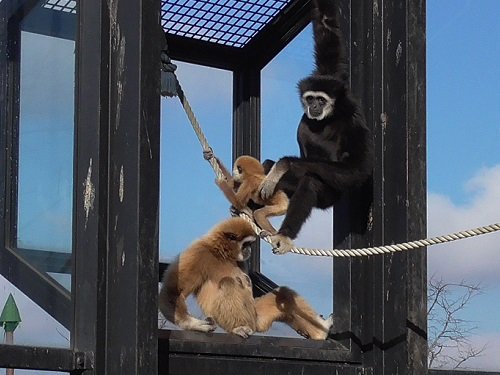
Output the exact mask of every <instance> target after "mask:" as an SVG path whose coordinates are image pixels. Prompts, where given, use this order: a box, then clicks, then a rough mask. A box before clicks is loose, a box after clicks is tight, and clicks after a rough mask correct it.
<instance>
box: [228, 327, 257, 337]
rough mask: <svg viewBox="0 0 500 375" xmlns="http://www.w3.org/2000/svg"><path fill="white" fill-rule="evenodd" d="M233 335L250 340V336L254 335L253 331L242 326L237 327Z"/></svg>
mask: <svg viewBox="0 0 500 375" xmlns="http://www.w3.org/2000/svg"><path fill="white" fill-rule="evenodd" d="M232 333H234V334H235V335H238V336H241V337H243V338H244V339H246V338H248V337H249V336H250V335H252V334H253V329H252V328H250V327H248V326H241V327H236V328H233V330H232Z"/></svg>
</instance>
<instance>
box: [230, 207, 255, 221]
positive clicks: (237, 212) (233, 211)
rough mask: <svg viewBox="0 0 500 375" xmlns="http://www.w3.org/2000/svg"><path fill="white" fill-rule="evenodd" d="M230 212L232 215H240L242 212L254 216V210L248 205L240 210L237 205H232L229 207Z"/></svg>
mask: <svg viewBox="0 0 500 375" xmlns="http://www.w3.org/2000/svg"><path fill="white" fill-rule="evenodd" d="M229 213H230V214H231V216H233V217H235V216H240V214H241V213H243V214H245V215H247V216H248V217H250V218H252V217H253V211H252V210H251V209H249V208H248V207H245V208H243V209H242V210H238V209H237V208H236V207H234V206H231V207H230V208H229Z"/></svg>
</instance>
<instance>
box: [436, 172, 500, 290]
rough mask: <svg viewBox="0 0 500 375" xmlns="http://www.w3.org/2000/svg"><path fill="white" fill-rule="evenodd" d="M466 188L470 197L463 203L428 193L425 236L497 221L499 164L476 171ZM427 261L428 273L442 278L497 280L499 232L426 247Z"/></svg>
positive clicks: (499, 219)
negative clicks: (467, 201)
mask: <svg viewBox="0 0 500 375" xmlns="http://www.w3.org/2000/svg"><path fill="white" fill-rule="evenodd" d="M457 188H458V187H457ZM466 189H467V191H468V192H470V194H471V195H472V199H471V200H470V202H469V203H467V204H463V205H460V204H455V203H453V202H452V201H451V200H450V199H449V198H448V197H446V196H443V195H439V194H435V193H429V197H428V210H429V212H428V232H429V236H436V235H442V234H447V233H452V232H457V231H461V230H465V229H471V228H476V227H479V226H483V225H488V224H492V223H499V222H500V165H497V166H494V167H491V168H484V169H482V170H480V171H479V173H478V174H477V175H476V176H475V177H474V178H472V179H471V180H470V181H468V182H467V184H466ZM428 264H429V275H432V274H434V273H436V274H437V275H438V276H442V277H443V278H444V279H446V280H454V281H457V280H461V279H466V280H469V281H481V282H485V283H486V284H488V283H496V282H499V281H500V273H499V272H498V269H499V265H500V233H499V232H496V233H492V234H486V235H482V236H479V237H475V238H472V239H466V240H460V241H456V242H451V243H448V244H444V245H434V246H432V247H429V248H428Z"/></svg>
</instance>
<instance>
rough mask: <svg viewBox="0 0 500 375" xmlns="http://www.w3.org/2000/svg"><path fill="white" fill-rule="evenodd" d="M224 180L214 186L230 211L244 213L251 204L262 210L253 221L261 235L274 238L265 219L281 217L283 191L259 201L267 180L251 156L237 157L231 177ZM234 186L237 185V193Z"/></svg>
mask: <svg viewBox="0 0 500 375" xmlns="http://www.w3.org/2000/svg"><path fill="white" fill-rule="evenodd" d="M219 165H220V162H219ZM225 177H226V179H225V180H222V181H220V182H217V185H218V186H219V187H220V189H221V190H222V192H223V193H224V195H225V196H226V198H227V199H228V200H229V201H230V202H231V204H232V205H233V207H234V208H236V209H237V210H238V211H245V210H246V207H247V205H248V202H249V201H250V200H252V201H253V202H254V203H256V204H258V205H259V206H264V207H262V208H259V209H257V210H255V211H254V212H253V218H254V220H255V222H256V223H257V225H258V226H259V227H260V228H261V229H263V230H264V232H263V233H262V234H261V235H273V234H276V232H277V231H276V229H275V228H274V227H273V226H272V224H271V223H270V222H269V219H268V217H271V216H281V215H284V214H285V213H286V210H287V208H288V197H287V195H286V194H285V193H284V192H283V191H281V190H277V191H276V192H275V193H274V194H273V195H272V196H270V197H269V198H267V199H262V198H261V196H260V192H259V187H260V185H261V183H262V181H264V178H265V177H266V175H265V173H264V167H263V166H262V164H261V163H260V162H259V161H258V160H257V159H255V158H254V157H252V156H248V155H243V156H240V157H239V158H237V159H236V161H235V162H234V167H233V175H232V176H227V175H226V176H225ZM235 185H238V188H237V190H236V191H235V188H234V187H235Z"/></svg>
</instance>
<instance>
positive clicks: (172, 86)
mask: <svg viewBox="0 0 500 375" xmlns="http://www.w3.org/2000/svg"><path fill="white" fill-rule="evenodd" d="M161 58H162V78H161V94H162V95H163V96H169V97H172V96H178V97H179V100H180V102H181V104H182V107H183V108H184V111H185V112H186V115H187V117H188V119H189V122H190V123H191V126H192V127H193V130H194V132H195V133H196V136H197V137H198V140H199V141H200V144H201V147H202V148H203V151H204V152H210V153H212V154H213V152H212V148H211V147H210V145H209V144H208V141H207V138H206V137H205V135H204V134H203V131H202V129H201V127H200V124H199V122H198V120H197V119H196V116H195V115H194V113H193V110H192V109H191V106H190V105H189V102H188V100H187V98H186V96H185V95H184V91H183V90H182V87H181V85H180V83H179V80H178V79H177V76H176V75H175V70H176V69H177V66H176V65H175V64H173V63H172V62H171V61H170V58H169V57H168V55H167V53H166V51H163V52H162V55H161ZM214 156H215V155H214ZM208 162H209V163H210V165H211V166H212V169H213V170H214V173H215V176H216V178H217V180H219V181H220V180H222V179H224V178H225V177H224V174H223V173H222V170H221V168H220V166H219V164H218V163H217V158H216V157H212V158H209V159H208ZM239 216H240V217H242V218H243V219H245V220H246V221H248V222H249V223H250V224H251V225H252V228H253V229H254V231H255V233H256V234H260V233H261V232H262V229H260V228H259V227H258V226H257V225H256V224H255V222H254V220H253V218H252V217H250V216H248V215H247V214H245V213H243V212H242V213H240V214H239ZM496 231H500V223H496V224H491V225H487V226H484V227H479V228H475V229H469V230H465V231H462V232H456V233H451V234H448V235H445V236H439V237H433V238H428V239H423V240H418V241H410V242H404V243H400V244H394V245H384V246H376V247H365V248H361V249H314V248H307V247H294V248H292V249H291V252H292V253H295V254H302V255H311V256H322V257H360V256H368V255H378V254H388V253H395V252H399V251H406V250H411V249H417V248H420V247H425V246H431V245H436V244H441V243H446V242H452V241H457V240H461V239H464V238H470V237H474V236H479V235H482V234H487V233H493V232H496ZM263 240H264V241H266V242H267V243H269V244H271V245H272V242H271V240H270V238H269V237H264V238H263Z"/></svg>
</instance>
